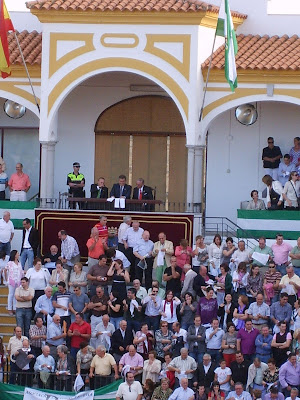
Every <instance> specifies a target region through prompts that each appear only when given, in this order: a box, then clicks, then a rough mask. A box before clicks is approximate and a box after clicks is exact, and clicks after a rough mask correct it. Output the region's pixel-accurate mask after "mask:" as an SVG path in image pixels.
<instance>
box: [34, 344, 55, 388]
mask: <svg viewBox="0 0 300 400" xmlns="http://www.w3.org/2000/svg"><path fill="white" fill-rule="evenodd" d="M54 370H55V361H54V358H53V357H52V356H51V355H50V347H49V346H43V349H42V354H41V355H39V356H38V357H37V358H36V361H35V364H34V371H35V372H36V373H37V376H38V387H39V389H50V388H51V387H53V381H52V379H51V376H50V373H51V372H54ZM41 372H42V374H41Z"/></svg>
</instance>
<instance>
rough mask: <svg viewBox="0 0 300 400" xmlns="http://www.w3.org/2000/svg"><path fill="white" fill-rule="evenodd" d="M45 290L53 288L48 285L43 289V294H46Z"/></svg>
mask: <svg viewBox="0 0 300 400" xmlns="http://www.w3.org/2000/svg"><path fill="white" fill-rule="evenodd" d="M47 289H51V290H52V289H53V288H52V287H51V286H49V285H48V286H46V287H45V289H44V292H46V290H47Z"/></svg>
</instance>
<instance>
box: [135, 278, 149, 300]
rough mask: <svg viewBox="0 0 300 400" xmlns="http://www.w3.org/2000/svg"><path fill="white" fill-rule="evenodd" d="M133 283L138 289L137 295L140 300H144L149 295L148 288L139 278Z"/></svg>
mask: <svg viewBox="0 0 300 400" xmlns="http://www.w3.org/2000/svg"><path fill="white" fill-rule="evenodd" d="M132 284H133V287H134V288H135V290H136V297H137V298H138V299H140V300H143V299H144V298H145V297H146V296H147V290H146V289H145V288H144V287H143V286H142V285H141V282H140V281H139V279H134V281H133V282H132Z"/></svg>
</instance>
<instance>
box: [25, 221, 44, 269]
mask: <svg viewBox="0 0 300 400" xmlns="http://www.w3.org/2000/svg"><path fill="white" fill-rule="evenodd" d="M39 244H40V238H39V232H38V230H37V229H35V228H34V227H33V226H31V222H30V219H29V218H25V219H23V238H22V247H21V253H20V254H21V257H20V261H21V265H22V268H23V269H24V267H25V263H26V260H28V268H32V267H33V260H34V258H35V257H36V256H37V251H38V247H39Z"/></svg>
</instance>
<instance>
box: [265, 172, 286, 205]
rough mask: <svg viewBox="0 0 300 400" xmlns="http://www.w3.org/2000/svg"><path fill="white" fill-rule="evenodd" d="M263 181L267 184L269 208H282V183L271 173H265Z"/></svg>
mask: <svg viewBox="0 0 300 400" xmlns="http://www.w3.org/2000/svg"><path fill="white" fill-rule="evenodd" d="M262 181H263V183H264V184H265V185H266V186H267V208H268V209H269V210H281V209H282V208H283V204H282V201H283V197H282V186H281V183H280V182H279V181H274V180H273V178H272V177H271V176H270V175H265V176H264V177H263V178H262Z"/></svg>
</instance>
